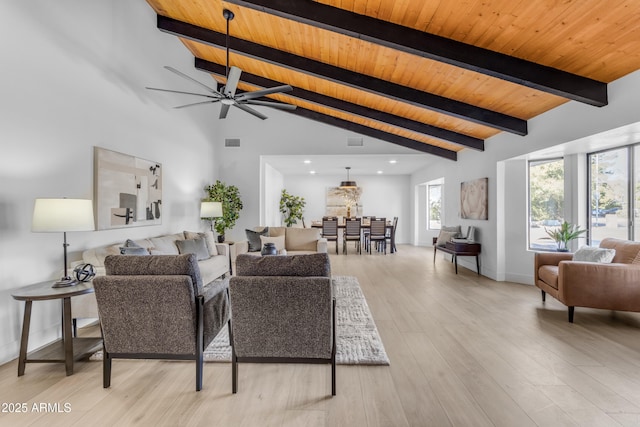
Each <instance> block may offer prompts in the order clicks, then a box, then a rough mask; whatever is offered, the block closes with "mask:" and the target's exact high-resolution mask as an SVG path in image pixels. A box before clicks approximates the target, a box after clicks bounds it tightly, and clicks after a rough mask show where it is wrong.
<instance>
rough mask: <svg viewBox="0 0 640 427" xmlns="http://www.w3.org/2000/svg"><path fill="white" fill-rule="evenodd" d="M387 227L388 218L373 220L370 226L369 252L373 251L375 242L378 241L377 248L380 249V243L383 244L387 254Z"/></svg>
mask: <svg viewBox="0 0 640 427" xmlns="http://www.w3.org/2000/svg"><path fill="white" fill-rule="evenodd" d="M386 228H387V219H386V218H376V219H372V220H371V226H370V227H369V233H370V235H369V253H371V247H372V246H373V242H376V249H378V250H380V245H382V247H383V249H384V254H385V255H386V254H387V236H386Z"/></svg>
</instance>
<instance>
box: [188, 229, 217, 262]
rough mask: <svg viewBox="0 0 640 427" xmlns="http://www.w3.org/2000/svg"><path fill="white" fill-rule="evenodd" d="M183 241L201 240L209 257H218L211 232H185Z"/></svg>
mask: <svg viewBox="0 0 640 427" xmlns="http://www.w3.org/2000/svg"><path fill="white" fill-rule="evenodd" d="M184 238H185V239H189V240H191V239H203V240H204V241H205V243H206V244H207V250H208V251H209V255H210V256H216V255H218V247H217V246H216V241H215V239H214V238H213V231H206V232H204V233H202V232H197V231H185V232H184Z"/></svg>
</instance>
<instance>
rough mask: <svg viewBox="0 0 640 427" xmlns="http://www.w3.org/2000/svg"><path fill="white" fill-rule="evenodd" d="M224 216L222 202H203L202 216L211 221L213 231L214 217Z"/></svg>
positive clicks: (201, 207) (201, 205)
mask: <svg viewBox="0 0 640 427" xmlns="http://www.w3.org/2000/svg"><path fill="white" fill-rule="evenodd" d="M221 217H222V202H202V203H201V204H200V218H201V219H208V220H209V221H211V231H213V219H214V218H221Z"/></svg>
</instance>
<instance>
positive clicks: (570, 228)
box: [544, 221, 587, 252]
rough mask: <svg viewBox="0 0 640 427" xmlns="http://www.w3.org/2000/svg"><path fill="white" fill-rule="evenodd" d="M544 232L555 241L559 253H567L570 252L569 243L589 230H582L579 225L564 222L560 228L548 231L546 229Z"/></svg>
mask: <svg viewBox="0 0 640 427" xmlns="http://www.w3.org/2000/svg"><path fill="white" fill-rule="evenodd" d="M544 231H546V232H547V234H548V235H549V237H548V238H551V239H553V240H555V242H556V245H557V246H558V249H557V250H558V252H567V251H568V250H569V242H570V241H572V240H574V239H577V238H578V237H580V235H581V234H582V233H584V232H586V231H587V230H580V226H579V225H576V224H570V223H568V222H567V221H563V222H562V224H560V226H559V227H558V228H552V229H548V228H547V227H545V228H544Z"/></svg>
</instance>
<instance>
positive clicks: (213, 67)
mask: <svg viewBox="0 0 640 427" xmlns="http://www.w3.org/2000/svg"><path fill="white" fill-rule="evenodd" d="M195 67H196V68H197V69H199V70H202V71H206V72H208V73H213V74H217V75H219V76H222V77H224V75H225V73H226V68H225V66H224V65H220V64H216V63H215V62H211V61H207V60H205V59H202V58H195ZM241 80H242V81H243V82H246V83H250V84H253V85H256V86H260V87H273V86H278V85H281V84H283V82H277V81H275V80H271V79H267V78H265V77H262V76H257V75H255V74H251V73H247V72H245V71H243V72H242V77H241ZM285 95H286V96H292V97H295V98H299V99H303V100H305V101H309V102H313V103H316V104H319V105H323V106H326V107H330V108H334V109H336V110H340V111H345V112H347V113H351V114H357V115H358V116H361V117H365V118H367V119H371V120H376V121H378V122H381V123H386V124H389V125H391V126H396V127H399V128H403V129H407V130H410V131H413V132H418V133H421V134H424V135H428V136H431V137H434V138H437V139H440V140H443V141H446V142H448V143H454V144H457V145H461V146H464V147H468V148H473V149H474V150H479V151H484V140H482V139H479V138H474V137H472V136H468V135H464V134H461V133H458V132H453V131H450V130H448V129H443V128H439V127H437V126H432V125H428V124H425V123H421V122H417V121H415V120H410V119H407V118H405V117H400V116H396V115H393V114H389V113H385V112H383V111H379V110H372V109H370V108H367V107H363V106H362V105H358V104H353V103H350V102H346V101H342V100H340V99H336V98H333V97H330V96H326V95H322V94H319V93H316V92H311V91H308V90H305V89H301V88H299V87H295V86H294V87H293V91H291V92H287V93H286V94H285Z"/></svg>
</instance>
